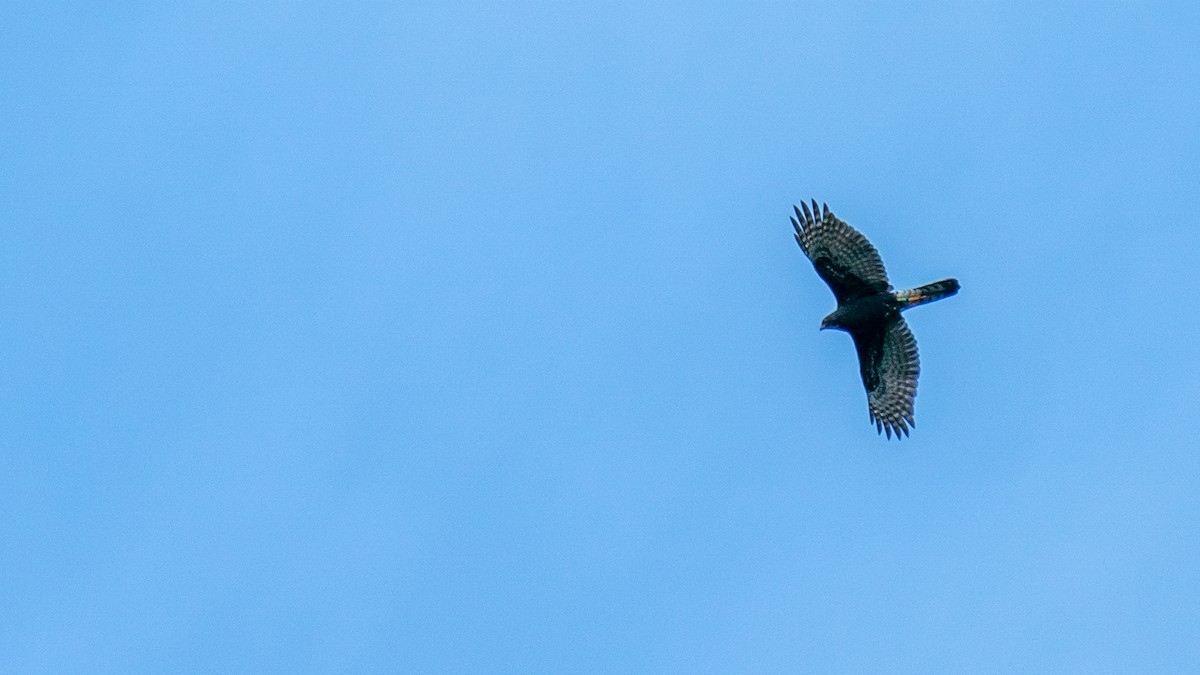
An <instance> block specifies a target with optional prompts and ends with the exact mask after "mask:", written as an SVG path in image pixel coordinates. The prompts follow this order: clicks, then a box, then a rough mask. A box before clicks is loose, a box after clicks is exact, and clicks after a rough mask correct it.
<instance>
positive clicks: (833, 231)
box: [792, 200, 892, 305]
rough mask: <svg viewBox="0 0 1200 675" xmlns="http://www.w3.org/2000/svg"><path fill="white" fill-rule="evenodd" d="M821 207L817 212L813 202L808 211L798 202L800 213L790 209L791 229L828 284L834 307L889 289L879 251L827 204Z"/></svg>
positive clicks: (815, 204) (806, 207)
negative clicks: (793, 229) (836, 214)
mask: <svg viewBox="0 0 1200 675" xmlns="http://www.w3.org/2000/svg"><path fill="white" fill-rule="evenodd" d="M823 206H824V210H823V211H822V210H819V209H818V208H817V202H816V200H813V203H812V210H811V211H810V210H809V208H808V204H805V203H804V202H801V203H800V208H803V209H804V212H803V213H801V211H800V208H797V207H792V208H793V209H795V211H796V215H795V216H794V217H793V218H792V227H794V228H796V243H798V244H800V248H801V249H802V250H803V251H804V254H805V255H807V256H808V259H809V260H811V261H812V264H813V267H815V268H817V274H819V275H821V278H822V279H824V280H825V283H826V284H828V285H829V288H830V289H831V290H832V291H833V295H834V297H836V298H837V301H838V304H839V305H841V304H843V303H846V302H848V301H850V300H853V299H855V298H860V297H863V296H864V295H868V294H871V293H886V292H888V291H890V290H891V289H892V286H891V284H889V283H888V278H887V271H886V270H884V268H883V260H882V259H881V258H880V257H879V252H878V251H876V250H875V247H874V246H872V245H871V242H869V241H867V238H866V237H864V236H863V233H862V232H859V231H858V230H856V229H854V228H853V227H850V226H849V225H848V224H846V223H845V222H844V221H842V220H839V219H838V217H837V216H835V215H833V212H831V211H830V210H829V205H827V204H826V205H823Z"/></svg>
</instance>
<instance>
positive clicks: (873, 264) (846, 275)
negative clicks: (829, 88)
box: [792, 200, 958, 439]
mask: <svg viewBox="0 0 1200 675" xmlns="http://www.w3.org/2000/svg"><path fill="white" fill-rule="evenodd" d="M792 208H793V209H794V210H795V211H796V215H795V216H794V217H792V226H793V227H795V228H796V243H798V244H800V248H801V250H803V251H804V254H805V255H807V256H808V259H809V260H811V261H812V264H813V267H815V268H817V274H818V275H820V277H821V278H822V279H824V280H825V283H826V284H828V285H829V288H830V290H832V291H833V295H834V297H835V298H837V309H835V310H833V312H832V313H831V314H830V315H829V316H827V317H825V318H824V319H823V320H822V321H821V330H825V329H826V328H836V329H838V330H844V331H846V332H847V333H849V334H850V337H852V338H854V348H855V350H856V351H857V352H858V369H859V372H860V373H861V374H862V381H863V386H864V387H866V389H867V407H868V408H869V409H870V411H871V421H872V422H874V423H875V428H876V430H877V431H879V432H880V433H884V432H886V433H887V437H888V438H889V439H890V438H891V437H892V434H895V435H896V438H900V435H901V433H903V434H904V435H905V436H907V435H908V430H909V427H915V426H916V422H915V421H914V420H913V399H914V398H916V395H917V375H918V374H919V373H920V372H921V363H920V360H919V359H918V357H917V341H916V339H915V338H914V337H913V334H912V331H910V330H909V329H908V324H907V323H905V322H904V317H902V316H900V312H903V311H904V310H906V309H911V308H913V307H916V306H917V305H923V304H925V303H927V302H933V301H934V300H941V299H942V298H948V297H950V296H951V295H954V294H955V293H957V292H958V280H957V279H943V280H941V281H935V282H933V283H931V284H925V285H924V286H920V287H918V288H914V289H912V290H908V291H893V290H892V285H891V284H890V283H889V282H888V278H887V272H886V271H885V270H884V268H883V260H882V259H880V257H879V252H878V251H876V250H875V247H874V246H872V245H871V242H869V241H867V238H866V237H864V236H863V234H862V233H861V232H859V231H858V230H856V229H854V228H853V227H850V225H848V224H847V223H846V222H845V221H842V220H840V219H838V217H837V216H835V215H833V212H832V211H830V210H829V206H828V205H827V204H823V205H822V208H821V209H818V208H817V202H816V200H813V203H812V209H811V210H810V209H809V208H808V205H807V204H805V203H803V202H801V203H800V207H799V208H798V207H792ZM801 208H803V212H802V211H801Z"/></svg>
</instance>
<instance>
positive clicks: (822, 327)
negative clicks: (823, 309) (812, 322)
mask: <svg viewBox="0 0 1200 675" xmlns="http://www.w3.org/2000/svg"><path fill="white" fill-rule="evenodd" d="M826 328H829V323H828V322H826V321H825V320H824V319H822V320H821V330H825V329H826Z"/></svg>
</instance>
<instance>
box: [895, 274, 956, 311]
mask: <svg viewBox="0 0 1200 675" xmlns="http://www.w3.org/2000/svg"><path fill="white" fill-rule="evenodd" d="M957 292H958V279H942V280H941V281H935V282H933V283H932V284H925V285H924V286H920V287H918V288H914V289H912V290H908V291H896V300H897V301H899V302H900V309H901V310H905V309H910V308H912V307H916V306H917V305H923V304H925V303H927V302H933V301H934V300H941V299H942V298H948V297H950V296H952V295H954V294H955V293H957Z"/></svg>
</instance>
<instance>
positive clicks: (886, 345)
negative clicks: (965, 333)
mask: <svg viewBox="0 0 1200 675" xmlns="http://www.w3.org/2000/svg"><path fill="white" fill-rule="evenodd" d="M850 335H851V337H853V338H854V346H855V348H856V349H857V350H858V367H859V370H860V372H861V373H862V380H863V386H864V387H866V390H867V407H868V408H869V409H870V411H871V421H872V422H874V423H875V428H876V429H877V430H878V431H880V432H881V433H882V432H885V431H886V432H887V437H888V438H891V437H892V434H893V433H894V434H896V437H897V438H899V436H900V434H901V433H903V434H904V435H905V436H907V435H908V429H909V427H915V426H916V422H915V421H914V420H913V400H914V399H915V398H916V397H917V376H918V375H919V374H920V373H921V360H920V358H919V357H918V355H917V340H916V338H914V337H913V334H912V331H910V330H909V329H908V324H907V323H905V321H904V319H903V318H899V317H898V318H896V319H895V320H893V321H891V322H889V323H888V325H887V326H886V327H884V328H883V329H882V330H878V331H873V332H853V333H851V334H850Z"/></svg>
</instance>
